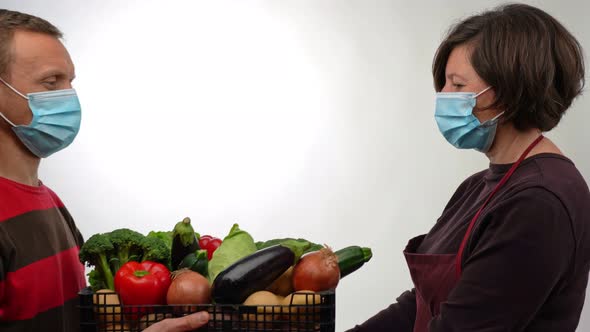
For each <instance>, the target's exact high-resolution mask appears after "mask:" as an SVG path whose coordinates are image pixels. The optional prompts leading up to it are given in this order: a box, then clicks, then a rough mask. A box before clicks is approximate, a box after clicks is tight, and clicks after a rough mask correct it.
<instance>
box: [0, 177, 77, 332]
mask: <svg viewBox="0 0 590 332" xmlns="http://www.w3.org/2000/svg"><path fill="white" fill-rule="evenodd" d="M82 242H83V239H82V235H81V234H80V232H79V231H78V229H77V228H76V225H75V224H74V220H73V219H72V216H71V215H70V214H69V212H68V210H67V209H66V208H65V206H64V204H63V203H62V201H61V200H60V199H59V198H58V197H57V195H56V194H55V193H54V192H53V191H52V190H51V189H49V188H48V187H46V186H45V185H43V184H42V183H40V185H39V186H38V187H32V186H27V185H24V184H20V183H17V182H14V181H11V180H8V179H5V178H2V177H0V331H3V332H4V331H52V332H60V331H63V332H70V331H78V330H79V322H78V316H79V314H78V310H77V308H76V305H77V303H78V299H77V293H78V291H79V290H80V289H82V288H84V287H85V285H86V279H85V276H84V266H83V265H82V264H81V263H80V261H79V259H78V251H79V247H80V245H81V244H82Z"/></svg>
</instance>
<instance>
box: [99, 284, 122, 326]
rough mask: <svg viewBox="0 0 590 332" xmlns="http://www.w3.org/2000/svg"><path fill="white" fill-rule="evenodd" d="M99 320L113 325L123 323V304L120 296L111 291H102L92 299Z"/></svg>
mask: <svg viewBox="0 0 590 332" xmlns="http://www.w3.org/2000/svg"><path fill="white" fill-rule="evenodd" d="M92 301H93V303H94V309H95V313H96V315H97V316H98V320H99V321H101V322H103V323H107V324H111V323H119V322H120V321H121V302H120V301H119V295H118V294H117V293H115V292H114V291H112V290H110V289H101V290H98V291H96V292H95V293H94V295H93V297H92Z"/></svg>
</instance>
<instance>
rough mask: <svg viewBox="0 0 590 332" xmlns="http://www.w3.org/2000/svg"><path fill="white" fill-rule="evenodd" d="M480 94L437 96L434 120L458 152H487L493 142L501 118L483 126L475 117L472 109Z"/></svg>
mask: <svg viewBox="0 0 590 332" xmlns="http://www.w3.org/2000/svg"><path fill="white" fill-rule="evenodd" d="M490 88H491V87H488V88H486V89H485V90H483V91H481V92H480V93H477V94H476V93H474V92H439V93H437V94H436V110H435V112H434V118H435V119H436V123H437V125H438V129H439V130H440V132H441V133H442V135H443V136H444V137H445V138H446V139H447V141H448V142H449V143H451V144H452V145H453V146H455V147H456V148H459V149H475V150H477V151H481V152H487V151H488V150H489V149H490V147H491V146H492V142H494V137H495V136H496V128H497V127H498V118H499V117H500V116H501V115H502V114H504V112H502V113H500V114H498V116H496V117H494V118H493V119H491V120H488V121H485V122H484V123H481V122H480V121H479V120H478V119H477V118H476V117H475V116H474V115H473V108H474V107H475V105H476V99H477V97H479V96H480V95H481V94H482V93H484V92H486V91H488V90H489V89H490Z"/></svg>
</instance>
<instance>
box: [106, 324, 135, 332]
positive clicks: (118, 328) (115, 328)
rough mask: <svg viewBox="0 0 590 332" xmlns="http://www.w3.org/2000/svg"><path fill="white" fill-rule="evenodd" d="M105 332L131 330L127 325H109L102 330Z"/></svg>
mask: <svg viewBox="0 0 590 332" xmlns="http://www.w3.org/2000/svg"><path fill="white" fill-rule="evenodd" d="M101 331H105V332H131V328H129V326H128V325H127V324H123V325H121V324H110V325H107V326H106V328H105V329H104V330H101Z"/></svg>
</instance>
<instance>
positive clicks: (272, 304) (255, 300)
mask: <svg viewBox="0 0 590 332" xmlns="http://www.w3.org/2000/svg"><path fill="white" fill-rule="evenodd" d="M282 302H283V297H282V296H277V295H275V294H273V293H271V292H269V291H258V292H255V293H252V294H251V295H250V296H248V298H247V299H246V300H245V301H244V305H245V306H253V307H256V312H255V313H254V312H252V313H247V314H242V320H243V321H245V322H247V323H248V324H247V325H248V327H250V328H252V329H258V330H260V329H272V328H273V321H274V322H275V323H276V322H280V320H281V319H282V317H281V316H282V315H281V314H282V313H283V312H282V311H283V310H282V309H283V308H282V307H281V305H282ZM285 310H287V309H286V308H285Z"/></svg>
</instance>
